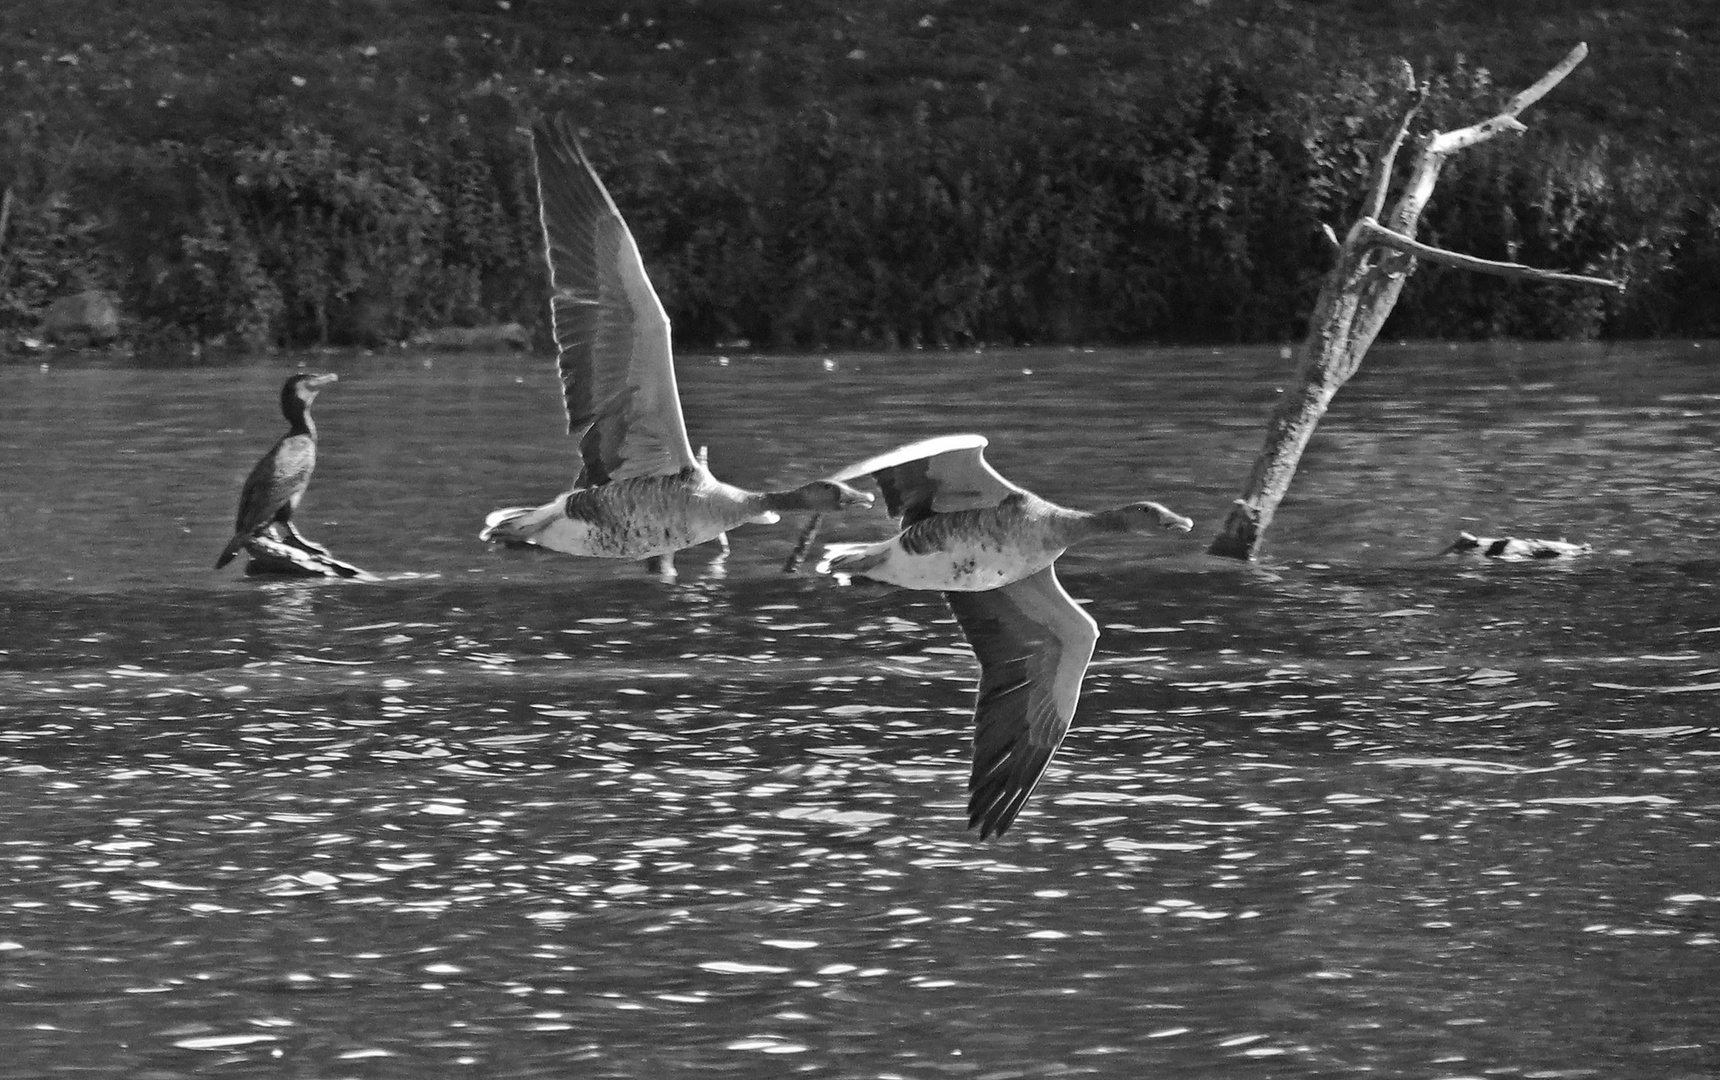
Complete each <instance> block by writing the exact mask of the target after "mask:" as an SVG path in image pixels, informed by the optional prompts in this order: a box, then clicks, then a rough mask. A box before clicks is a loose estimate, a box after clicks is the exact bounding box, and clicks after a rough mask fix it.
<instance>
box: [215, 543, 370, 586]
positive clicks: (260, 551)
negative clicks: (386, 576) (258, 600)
mask: <svg viewBox="0 0 1720 1080" xmlns="http://www.w3.org/2000/svg"><path fill="white" fill-rule="evenodd" d="M245 552H246V554H248V555H249V556H250V561H248V562H247V563H246V564H245V573H246V574H253V575H263V574H280V575H284V576H288V577H338V578H360V579H363V580H365V581H374V580H375V576H374V575H372V574H369V573H367V572H365V571H363V570H360V569H359V568H358V567H356V566H353V565H352V564H351V563H344V562H341V561H340V560H339V559H337V558H335V557H334V556H333V555H331V554H329V553H328V551H327V549H322V548H318V549H314V550H313V549H311V548H301V547H294V546H293V545H291V544H284V543H282V542H281V541H279V540H276V539H275V538H274V537H272V536H262V535H259V536H253V537H252V538H251V539H250V542H248V543H247V544H246V545H245Z"/></svg>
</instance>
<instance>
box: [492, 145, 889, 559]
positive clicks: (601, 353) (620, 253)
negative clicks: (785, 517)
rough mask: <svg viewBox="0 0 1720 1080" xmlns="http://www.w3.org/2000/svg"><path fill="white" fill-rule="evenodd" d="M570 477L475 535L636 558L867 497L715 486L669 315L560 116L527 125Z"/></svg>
mask: <svg viewBox="0 0 1720 1080" xmlns="http://www.w3.org/2000/svg"><path fill="white" fill-rule="evenodd" d="M531 150H532V170H533V173H534V175H535V177H536V179H537V194H538V210H539V214H538V220H539V224H540V225H541V227H542V231H543V242H544V258H545V260H546V261H547V262H548V264H549V276H550V285H551V289H552V295H551V298H550V315H551V319H552V326H553V329H554V333H555V342H556V348H557V353H558V355H557V366H558V369H559V371H560V374H561V383H562V402H563V404H564V406H565V407H566V409H567V430H568V433H569V434H570V435H572V436H573V437H574V438H575V439H577V440H578V442H579V453H580V458H581V468H580V472H579V477H578V479H577V480H576V481H575V482H574V485H573V487H572V488H571V489H570V490H568V491H566V492H563V493H562V494H560V495H558V496H556V497H555V498H554V499H553V500H551V501H550V502H547V503H545V504H543V505H542V506H537V507H525V506H514V507H508V508H506V509H503V510H496V511H494V512H492V513H491V514H490V515H489V516H488V517H487V518H486V519H485V522H484V530H483V532H481V533H480V534H479V536H480V538H481V539H484V540H492V541H496V542H499V543H508V544H535V545H538V546H540V547H546V548H551V549H554V550H556V551H564V552H567V553H569V554H573V555H590V556H597V557H600V558H610V559H644V558H649V557H651V556H659V555H670V554H672V553H673V552H675V551H678V550H680V549H681V548H685V547H692V546H693V545H695V544H701V543H704V542H705V541H707V540H713V539H715V538H716V537H718V536H720V535H722V534H723V533H724V532H727V531H728V530H730V529H733V528H735V527H736V526H738V525H743V524H746V523H748V522H755V523H759V524H769V523H770V522H773V521H776V520H777V511H779V510H844V509H848V508H850V507H856V506H870V505H871V504H872V496H871V495H869V494H867V493H865V492H861V491H856V490H855V489H853V488H851V487H849V486H848V485H846V484H843V483H840V482H837V481H834V480H814V481H812V482H811V483H808V484H804V485H802V486H801V487H798V488H795V489H793V490H790V491H772V492H754V491H747V490H744V489H742V488H738V487H734V486H733V485H730V484H725V483H723V482H721V481H719V480H718V479H717V478H716V477H714V476H712V475H711V473H710V470H708V469H707V468H705V466H704V465H703V464H702V463H701V462H700V461H699V460H698V458H697V457H695V456H694V454H693V448H692V446H691V444H689V442H688V441H687V426H686V422H685V420H684V419H683V417H682V415H681V400H680V395H679V393H678V391H677V390H676V387H675V367H674V362H673V360H672V358H671V355H670V349H669V317H668V315H667V314H666V313H665V312H664V311H663V305H662V303H661V302H659V301H658V299H657V293H656V291H655V290H654V289H653V288H652V287H651V280H650V278H649V277H647V276H646V274H645V264H644V262H643V261H642V260H641V259H640V257H639V248H638V246H637V245H636V244H634V242H633V236H632V234H631V233H630V232H629V231H628V229H627V223H626V222H625V221H624V220H622V217H621V212H620V211H619V210H618V209H616V206H615V203H614V201H613V200H612V199H610V197H609V192H608V191H607V190H605V188H604V186H603V183H602V181H600V180H598V178H597V173H596V172H595V171H594V170H593V169H592V167H591V163H590V161H589V160H588V159H587V158H586V156H585V151H584V150H583V149H582V148H581V147H580V145H579V142H578V140H577V139H576V138H575V137H574V135H573V133H572V132H571V131H570V130H569V129H568V127H567V124H566V122H565V121H557V122H555V123H553V124H551V123H543V124H540V125H538V126H537V127H536V129H535V130H534V131H533V132H532V140H531Z"/></svg>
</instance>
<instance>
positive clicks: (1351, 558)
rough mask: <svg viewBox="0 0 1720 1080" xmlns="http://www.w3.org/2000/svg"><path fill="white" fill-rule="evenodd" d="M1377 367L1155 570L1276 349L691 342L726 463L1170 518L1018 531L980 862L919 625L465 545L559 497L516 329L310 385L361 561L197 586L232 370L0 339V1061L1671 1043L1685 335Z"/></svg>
mask: <svg viewBox="0 0 1720 1080" xmlns="http://www.w3.org/2000/svg"><path fill="white" fill-rule="evenodd" d="M1370 363H1371V365H1372V366H1371V368H1370V370H1369V371H1367V372H1365V373H1364V374H1363V375H1362V376H1360V377H1359V378H1358V379H1357V380H1356V382H1355V383H1354V384H1353V385H1352V386H1351V387H1350V388H1348V389H1346V391H1345V393H1344V395H1343V397H1341V398H1340V401H1339V406H1338V408H1337V410H1336V411H1335V412H1334V413H1333V415H1332V416H1331V417H1330V418H1329V419H1328V421H1327V423H1326V425H1325V426H1324V427H1323V428H1322V430H1321V434H1320V435H1319V437H1318V438H1317V439H1316V440H1315V443H1314V445H1313V447H1312V448H1311V450H1310V454H1309V456H1308V458H1306V459H1305V464H1304V472H1303V475H1302V476H1301V477H1300V478H1299V480H1298V488H1297V494H1296V497H1295V498H1293V499H1292V500H1291V501H1290V502H1289V503H1287V505H1286V507H1285V509H1284V510H1283V512H1282V516H1281V518H1280V521H1279V523H1278V526H1277V529H1278V531H1277V532H1276V533H1275V535H1274V544H1273V548H1272V551H1271V554H1272V559H1271V560H1270V561H1269V562H1268V563H1266V564H1265V565H1264V566H1261V567H1255V568H1243V567H1236V566H1232V565H1229V564H1219V563H1214V562H1211V561H1209V560H1206V559H1205V558H1204V557H1202V556H1200V555H1199V554H1198V551H1199V549H1200V544H1201V541H1202V540H1203V539H1204V538H1205V537H1207V536H1210V532H1211V528H1212V527H1213V525H1214V524H1215V523H1216V521H1217V520H1218V518H1219V517H1220V516H1221V515H1222V513H1223V510H1224V507H1225V505H1226V503H1227V502H1228V500H1229V499H1230V498H1231V497H1233V496H1234V494H1235V489H1236V486H1237V484H1238V482H1239V479H1240V477H1241V475H1242V473H1243V471H1244V470H1245V468H1246V466H1247V464H1248V462H1249V460H1250V459H1251V457H1252V454H1253V453H1254V450H1255V448H1256V444H1257V440H1258V437H1259V423H1260V413H1261V410H1262V408H1264V407H1265V406H1266V404H1267V403H1268V402H1269V400H1270V395H1271V392H1272V385H1273V384H1272V379H1273V378H1275V377H1278V376H1279V375H1281V374H1282V370H1283V367H1284V365H1283V364H1282V363H1281V362H1279V361H1278V360H1277V359H1276V357H1275V355H1267V354H1258V353H1246V354H1241V355H1225V356H1217V355H1211V354H1207V353H1204V352H1200V353H1194V352H1154V353H1145V354H1124V353H1100V354H1081V353H1072V354H1064V353H1011V354H1003V355H987V356H983V357H973V356H964V357H955V356H949V357H945V356H918V357H900V358H894V357H893V358H879V357H837V358H835V366H834V370H826V367H825V365H824V364H823V363H821V362H820V360H818V359H812V360H806V359H799V360H787V359H774V360H751V359H743V358H739V357H737V358H735V359H734V360H733V361H732V362H731V363H730V364H729V365H727V366H719V365H718V364H717V363H716V362H715V360H714V358H693V359H691V360H689V361H687V362H686V363H685V365H684V367H685V373H684V375H683V380H682V381H683V392H684V394H685V395H686V397H687V398H688V400H689V402H690V403H697V404H696V406H695V407H698V406H702V407H703V408H704V409H705V411H704V412H701V413H695V415H693V416H692V417H690V423H691V424H692V426H693V427H694V429H695V431H694V438H695V440H696V441H700V442H705V443H708V444H710V446H711V454H712V459H713V462H714V463H715V464H716V466H717V467H718V469H719V471H721V472H722V473H724V474H725V475H727V476H729V477H731V478H733V479H736V480H738V481H743V482H748V483H766V482H777V481H786V480H792V479H794V478H796V477H800V476H804V475H807V474H809V473H815V472H817V471H819V470H820V469H822V468H825V467H827V466H833V465H835V464H837V463H839V462H840V461H842V460H843V459H845V458H848V457H852V456H855V455H857V454H861V453H868V452H871V451H872V450H874V449H877V448H880V447H882V446H885V445H888V444H891V443H894V442H896V441H901V440H903V439H907V438H912V437H917V436H919V435H922V434H929V433H933V432H937V431H943V430H950V429H958V428H960V429H976V430H981V431H985V432H988V433H990V434H991V435H992V436H993V441H994V451H993V453H992V457H993V459H994V461H996V462H997V464H998V465H999V466H1000V467H1001V468H1003V469H1004V470H1005V471H1006V473H1007V474H1009V475H1010V476H1012V477H1013V478H1015V479H1018V480H1020V481H1022V482H1024V483H1028V484H1030V485H1032V486H1035V487H1038V488H1040V489H1041V490H1043V491H1044V492H1046V493H1047V494H1053V495H1056V494H1065V495H1066V497H1067V500H1068V501H1070V502H1073V503H1076V504H1080V505H1099V504H1102V503H1104V502H1107V501H1111V500H1113V499H1117V500H1120V499H1124V498H1131V497H1136V496H1139V495H1151V496H1153V497H1156V498H1160V499H1162V500H1163V501H1165V502H1167V503H1169V504H1170V505H1172V506H1174V507H1175V508H1177V509H1178V510H1181V511H1183V512H1185V513H1189V514H1192V515H1194V516H1195V517H1196V518H1197V519H1198V521H1199V525H1197V528H1196V532H1195V536H1194V538H1193V539H1188V540H1178V539H1167V540H1160V541H1153V542H1150V543H1148V544H1146V545H1140V544H1136V545H1133V546H1131V545H1129V544H1122V543H1119V544H1115V545H1110V546H1104V547H1098V548H1095V549H1093V550H1091V551H1088V552H1086V553H1082V554H1080V555H1078V556H1071V557H1070V558H1069V559H1068V560H1067V561H1066V569H1065V573H1064V575H1063V576H1064V580H1065V581H1066V583H1067V584H1068V586H1069V588H1070V591H1071V592H1072V593H1074V594H1075V595H1076V596H1078V597H1082V598H1084V599H1090V600H1091V605H1090V609H1089V610H1091V611H1092V613H1093V614H1094V616H1095V617H1096V618H1097V619H1098V620H1099V622H1100V624H1101V626H1102V627H1103V628H1104V632H1105V636H1104V638H1103V639H1102V640H1101V642H1100V647H1099V652H1098V655H1097V658H1096V663H1095V666H1094V669H1093V671H1092V672H1091V674H1090V675H1089V678H1088V684H1087V696H1086V698H1085V699H1084V703H1083V707H1082V710H1081V712H1080V713H1079V715H1078V717H1077V727H1076V729H1075V731H1074V732H1073V734H1072V736H1071V738H1070V741H1069V743H1068V745H1067V748H1066V750H1065V752H1064V754H1063V755H1061V756H1060V758H1059V760H1058V763H1057V764H1056V765H1054V766H1053V768H1052V771H1051V773H1050V774H1049V775H1048V777H1047V780H1046V782H1045V784H1044V786H1043V787H1042V788H1041V790H1040V791H1039V793H1038V794H1037V795H1036V796H1035V800H1034V802H1033V803H1032V804H1030V806H1029V808H1028V810H1027V811H1026V812H1025V813H1024V814H1023V816H1022V818H1021V820H1020V822H1019V823H1018V825H1017V826H1016V828H1015V830H1014V831H1012V832H1011V833H1010V835H1009V836H1008V837H1007V838H1006V839H1005V840H1004V841H1003V842H1000V843H991V844H986V845H982V844H979V843H978V842H976V841H975V840H974V839H972V837H971V835H970V834H966V833H964V832H963V831H962V829H961V815H962V805H963V801H964V794H965V793H964V791H963V783H964V782H965V771H966V768H965V760H966V753H967V748H966V734H967V723H968V715H969V706H970V696H971V693H972V685H973V679H974V674H973V666H972V661H971V659H970V658H969V656H968V654H967V651H966V649H965V647H964V646H963V645H962V644H961V640H960V637H959V635H958V634H957V632H956V629H955V627H954V624H953V623H952V622H951V621H950V619H949V618H948V615H947V613H946V612H945V611H944V610H943V608H942V607H941V605H940V604H939V603H938V602H937V601H936V600H935V598H929V597H925V596H920V595H915V594H906V593H897V592H891V591H888V590H884V589H873V588H864V587H855V588H850V589H845V590H844V589H838V588H835V587H834V586H833V585H832V584H831V583H830V582H828V581H824V580H817V579H812V578H810V577H799V578H789V577H784V576H782V575H780V574H778V573H777V572H776V566H777V565H778V564H780V562H781V560H782V557H783V556H784V555H785V554H786V553H787V551H788V549H789V547H790V546H791V544H792V542H793V539H794V529H793V528H792V527H788V528H783V527H779V528H776V529H750V530H745V531H742V532H740V533H737V534H736V535H735V537H734V541H735V544H734V550H733V552H732V554H731V555H730V556H729V557H728V558H727V560H726V561H718V560H716V558H715V553H714V549H711V550H705V551H700V552H695V553H692V554H690V555H688V556H686V557H684V558H683V560H682V564H683V571H684V573H683V577H682V578H681V580H680V582H678V583H676V584H673V585H665V584H663V583H660V582H657V581H655V580H652V579H649V578H647V577H645V576H644V575H643V574H642V573H641V572H640V570H639V569H638V568H637V567H633V566H622V565H607V564H598V563H590V562H581V561H576V560H570V559H563V558H553V557H551V558H543V557H531V556H528V555H522V554H517V553H506V552H498V551H491V550H487V549H485V548H483V547H482V546H481V545H479V544H477V542H476V541H475V539H474V538H473V533H474V531H475V528H476V524H477V522H478V520H479V519H480V518H481V516H482V513H483V511H484V510H486V509H488V508H489V507H491V506H493V505H497V504H499V503H503V502H507V501H512V500H514V499H518V498H534V497H541V496H543V495H547V494H549V493H550V492H551V491H553V489H554V488H555V487H556V485H557V484H558V483H560V482H562V481H563V480H564V479H565V471H566V467H567V460H568V455H567V448H566V447H565V446H564V445H562V442H563V440H558V439H557V438H556V436H555V434H554V432H555V429H556V425H557V423H558V420H559V418H558V416H557V414H556V410H555V403H554V400H553V398H551V397H549V396H548V387H547V385H546V377H545V376H546V373H545V372H544V371H543V370H542V365H541V362H539V361H534V360H529V359H523V358H511V357H496V358H488V359H482V358H480V359H460V360H454V359H446V358H445V359H439V360H437V361H436V363H435V364H434V365H432V366H430V367H428V368H426V367H424V366H422V364H421V363H420V362H419V361H418V360H416V359H413V360H410V361H407V360H400V359H389V360H384V359H380V358H339V359H337V360H336V361H334V362H332V363H331V365H329V366H332V367H334V368H335V369H336V370H339V371H340V373H341V376H342V378H341V382H340V384H339V385H338V386H337V387H335V388H334V389H333V390H332V391H330V392H329V393H328V394H327V395H325V397H324V398H323V400H322V401H321V402H319V413H320V417H321V421H322V424H323V429H324V432H325V439H326V440H327V441H326V449H325V458H324V462H323V466H322V471H321V472H320V473H319V475H318V478H317V481H316V483H315V484H314V485H313V487H312V489H311V493H310V496H309V497H308V499H307V502H306V504H305V508H304V513H303V515H302V516H303V519H304V522H305V525H306V528H307V531H308V532H309V533H310V534H311V535H312V536H314V537H319V538H321V539H323V540H324V541H326V542H328V543H330V544H331V545H332V546H333V547H334V549H335V551H336V553H337V554H339V555H341V556H343V557H345V558H348V559H351V560H352V561H354V562H357V563H359V564H360V565H364V566H366V567H369V568H371V569H373V570H376V571H378V572H381V573H385V574H389V575H393V576H391V577H389V578H388V579H387V580H384V581H382V582H379V583H375V584H367V585H352V584H302V583H293V584H259V583H257V582H252V581H244V580H241V579H237V578H234V577H229V576H226V575H217V574H214V573H211V572H209V571H208V570H207V566H208V564H209V563H210V561H211V560H212V559H213V556H214V554H215V552H216V551H218V550H219V548H220V546H221V543H222V541H223V540H224V539H225V532H224V528H225V526H226V524H227V523H228V522H229V521H230V515H231V509H232V508H231V502H232V499H233V498H234V493H235V492H236V490H237V487H238V482H239V479H240V478H241V477H242V475H243V473H244V471H245V469H246V468H248V466H249V464H250V462H251V460H252V459H253V458H254V457H255V454H256V453H257V452H258V451H259V450H260V448H261V447H262V446H263V445H265V444H266V443H267V441H268V439H270V438H272V437H273V435H274V433H275V429H276V424H277V422H276V420H275V419H274V418H273V417H272V416H271V415H270V414H269V402H270V400H271V398H272V394H273V389H274V387H275V386H277V385H278V382H279V378H280V375H281V372H280V371H279V370H278V368H277V367H274V366H264V365H261V364H258V365H244V366H238V367H229V368H208V369H195V370H142V369H136V368H128V367H123V366H114V365H104V364H100V363H85V364H81V365H80V364H71V365H68V366H64V367H62V366H55V367H53V368H50V369H49V370H48V371H46V372H44V371H40V370H38V369H37V368H35V367H26V368H6V369H0V466H3V469H0V511H3V513H4V515H5V516H4V519H3V520H0V539H3V544H0V575H3V577H4V579H5V582H6V584H5V585H3V586H0V605H3V607H4V623H3V624H0V649H3V650H4V652H3V653H0V777H3V779H0V883H3V884H4V890H3V892H0V1046H4V1047H6V1049H7V1053H6V1055H5V1057H4V1060H3V1061H0V1075H5V1076H31V1077H34V1076H48V1075H61V1074H68V1075H92V1076H125V1077H137V1078H146V1080H147V1078H166V1077H182V1076H188V1075H191V1074H192V1073H193V1072H196V1073H198V1074H202V1073H204V1072H214V1071H220V1072H222V1073H227V1074H234V1075H259V1076H265V1075H266V1076H315V1077H319V1078H325V1077H342V1076H353V1077H434V1076H457V1075H465V1076H485V1077H499V1076H546V1077H567V1076H593V1077H603V1076H614V1077H658V1076H670V1075H681V1074H687V1073H698V1074H712V1075H734V1076H745V1077H751V1076H774V1075H810V1076H831V1077H891V1076H895V1077H910V1078H918V1077H935V1076H950V1077H974V1078H982V1077H1016V1076H1021V1077H1040V1076H1060V1075H1094V1076H1118V1077H1124V1076H1129V1077H1133V1076H1154V1077H1159V1076H1171V1077H1175V1076H1188V1077H1210V1076H1259V1077H1326V1076H1334V1075H1362V1074H1372V1075H1389V1076H1399V1075H1402V1076H1425V1077H1445V1078H1455V1077H1480V1076H1489V1077H1492V1076H1507V1077H1564V1076H1596V1077H1608V1078H1615V1077H1638V1076H1640V1077H1687V1078H1695V1077H1709V1076H1713V1075H1716V1074H1720V1048H1717V1046H1716V1036H1715V1034H1714V1032H1715V1030H1716V1025H1715V1019H1714V1018H1715V1017H1716V1016H1720V982H1717V980H1716V979H1715V974H1716V972H1717V971H1720V853H1717V852H1716V850H1715V843H1716V841H1717V837H1720V828H1717V825H1720V794H1717V792H1720V785H1717V783H1716V781H1717V780H1720V737H1717V735H1716V732H1717V731H1720V727H1717V725H1716V722H1715V710H1716V705H1717V704H1720V648H1717V645H1720V603H1717V600H1720V597H1717V595H1716V591H1717V589H1720V585H1717V582H1720V557H1717V556H1716V555H1715V541H1716V539H1720V523H1717V521H1716V515H1715V513H1714V509H1713V508H1714V506H1715V505H1716V494H1717V488H1720V468H1716V466H1717V465H1720V460H1717V458H1720V455H1717V453H1716V448H1717V447H1720V378H1717V376H1716V370H1717V369H1715V368H1714V367H1713V364H1712V362H1711V359H1710V352H1709V350H1706V349H1700V350H1699V349H1694V348H1692V347H1691V346H1690V345H1688V344H1686V345H1684V346H1681V347H1671V346H1668V347H1664V348H1657V349H1640V350H1612V351H1603V350H1590V349H1573V348H1571V347H1559V348H1545V349H1521V350H1519V349H1509V348H1507V349H1499V350H1492V351H1468V350H1460V351H1450V350H1446V349H1444V348H1440V349H1435V350H1417V349H1385V350H1381V351H1380V352H1379V353H1377V354H1376V356H1375V357H1374V358H1372V360H1371V361H1370ZM1023 369H1028V370H1029V371H1031V374H1028V373H1024V371H1023ZM516 380H518V381H516ZM928 401H932V402H936V403H937V404H938V408H936V409H928V408H927V405H926V403H927V402H928ZM882 524H883V523H882V521H881V520H880V519H878V518H866V519H862V520H860V521H852V520H850V521H847V522H844V523H840V524H833V526H832V528H831V529H830V530H829V531H828V532H827V535H828V536H829V537H830V538H833V539H846V538H858V537H861V536H865V535H871V534H873V533H876V532H879V531H881V529H882ZM1458 528H1470V529H1472V530H1473V531H1477V532H1483V533H1490V534H1499V533H1502V532H1507V531H1509V532H1515V533H1518V534H1520V535H1547V536H1559V535H1567V536H1569V537H1571V538H1572V539H1582V540H1587V541H1589V542H1591V543H1593V544H1594V545H1595V547H1596V554H1595V555H1593V556H1591V557H1589V558H1587V559H1584V560H1580V561H1577V562H1573V563H1569V564H1558V565H1555V564H1534V565H1504V564H1483V563H1474V562H1460V561H1455V560H1449V559H1437V558H1430V556H1431V555H1432V554H1433V553H1434V552H1437V551H1438V550H1439V549H1440V548H1442V547H1443V546H1444V545H1445V544H1446V543H1448V542H1449V541H1450V539H1451V538H1452V536H1453V535H1454V533H1455V531H1456V530H1457V529H1458Z"/></svg>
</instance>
